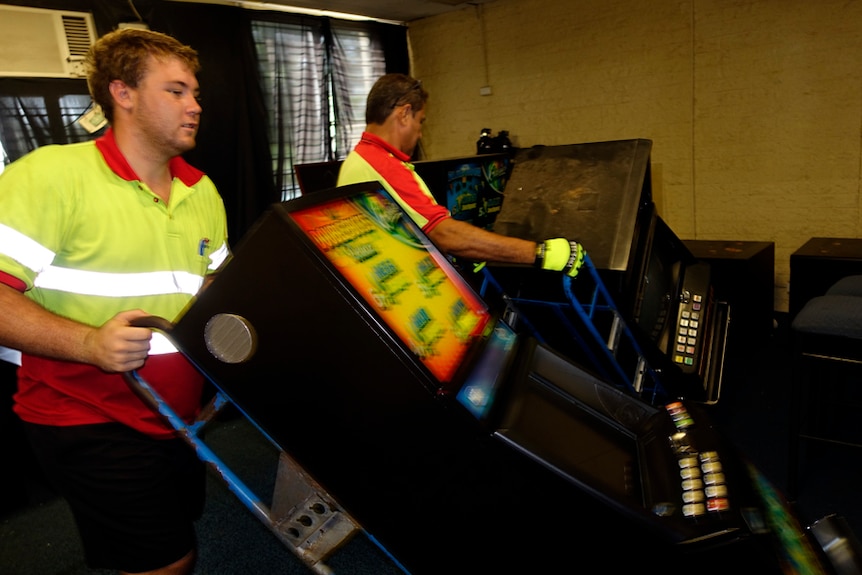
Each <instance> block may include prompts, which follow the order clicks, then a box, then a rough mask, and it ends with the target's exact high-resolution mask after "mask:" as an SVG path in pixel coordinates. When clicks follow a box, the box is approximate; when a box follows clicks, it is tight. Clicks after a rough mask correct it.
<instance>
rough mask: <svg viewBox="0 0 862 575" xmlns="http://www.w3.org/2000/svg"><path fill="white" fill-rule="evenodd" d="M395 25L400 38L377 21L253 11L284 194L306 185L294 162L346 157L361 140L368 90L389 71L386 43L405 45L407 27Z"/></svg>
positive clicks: (276, 166) (273, 150)
mask: <svg viewBox="0 0 862 575" xmlns="http://www.w3.org/2000/svg"><path fill="white" fill-rule="evenodd" d="M389 28H391V29H395V30H397V31H399V32H400V33H401V39H402V41H403V42H402V43H401V44H398V43H397V42H395V41H394V40H393V37H395V36H396V34H395V33H394V32H393V31H388V32H387V33H385V34H383V33H381V27H380V26H379V25H377V24H374V23H368V22H351V21H344V20H334V19H330V18H322V17H313V16H301V15H297V14H285V13H275V12H268V13H264V14H261V13H255V14H254V15H253V22H252V33H253V36H254V38H255V43H256V44H255V46H256V50H257V56H258V62H259V73H260V77H261V82H262V85H263V87H264V93H265V95H266V97H267V107H268V122H267V125H268V128H269V135H270V145H271V157H272V160H273V174H274V178H275V186H276V188H277V189H278V190H280V191H281V193H282V198H285V199H288V198H292V197H296V196H298V195H299V193H300V189H299V183H298V179H297V176H296V172H295V168H294V167H295V166H296V165H299V164H310V163H320V162H330V161H332V160H340V159H344V157H346V156H347V154H348V152H349V151H350V150H351V149H352V147H353V146H354V145H355V144H356V142H357V141H358V140H359V136H360V134H361V132H362V130H363V129H364V128H365V98H366V96H367V94H368V91H369V90H370V89H371V86H372V84H373V83H374V81H375V80H376V79H377V78H378V77H379V76H380V75H382V74H384V73H385V72H386V71H387V67H386V63H387V58H388V56H387V51H390V52H396V51H398V49H399V48H400V49H401V50H403V51H404V52H405V53H406V50H407V44H406V31H405V29H404V28H403V27H402V26H393V25H388V28H387V30H388V29H389ZM396 46H398V47H399V48H396ZM395 59H396V60H399V58H395Z"/></svg>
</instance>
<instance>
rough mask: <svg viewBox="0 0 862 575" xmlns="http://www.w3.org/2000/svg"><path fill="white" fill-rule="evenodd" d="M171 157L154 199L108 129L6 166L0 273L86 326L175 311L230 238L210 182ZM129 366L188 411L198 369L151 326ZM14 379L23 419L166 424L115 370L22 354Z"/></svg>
mask: <svg viewBox="0 0 862 575" xmlns="http://www.w3.org/2000/svg"><path fill="white" fill-rule="evenodd" d="M170 167H171V173H172V175H173V182H172V186H171V196H170V202H169V203H168V204H165V203H164V202H163V201H162V200H161V199H160V198H159V197H158V196H157V195H156V194H154V193H153V192H152V191H151V190H150V189H149V188H148V187H147V186H146V185H145V184H143V183H142V182H140V181H139V179H138V177H137V175H136V174H135V173H134V171H133V170H132V168H131V167H130V166H129V164H128V162H127V161H126V159H125V158H124V157H123V155H122V153H121V152H120V150H119V148H118V147H117V145H116V141H115V140H114V137H113V132H112V131H111V130H110V129H109V130H108V132H107V133H106V134H105V135H104V136H102V137H101V138H99V139H98V140H97V141H95V142H86V143H80V144H70V145H63V146H56V145H51V146H44V147H41V148H39V149H37V150H35V151H33V152H31V153H30V154H28V155H27V156H25V157H23V158H21V159H20V160H18V161H16V162H14V163H13V164H11V165H10V166H8V167H7V168H6V170H5V171H4V173H3V174H2V175H0V281H2V282H3V283H6V284H8V285H10V286H12V287H15V288H17V289H18V290H20V291H22V292H24V293H25V294H26V295H27V297H29V298H31V299H32V300H33V301H35V302H37V303H39V304H40V305H42V306H43V307H45V308H46V309H48V310H50V311H52V312H54V313H56V314H58V315H61V316H65V317H68V318H71V319H73V320H77V321H79V322H82V323H85V324H89V325H93V326H100V325H102V324H104V323H105V322H106V321H107V320H108V319H110V318H112V317H113V316H114V315H116V314H117V313H119V312H121V311H125V310H131V309H142V310H144V311H145V312H147V313H149V314H150V315H154V316H159V317H163V318H166V319H168V320H171V321H174V320H176V319H177V318H178V316H179V315H180V313H181V312H182V310H183V309H184V308H185V306H186V305H187V304H189V302H190V301H191V300H192V298H193V296H194V295H195V293H197V291H198V290H199V288H200V287H201V285H202V283H203V280H204V277H205V276H206V275H208V274H210V273H213V272H214V271H215V270H216V269H217V268H218V267H219V266H220V265H221V264H222V263H223V262H224V261H225V260H226V259H227V257H228V256H229V248H228V244H227V223H226V216H225V212H224V204H223V202H222V199H221V197H220V196H219V194H218V191H217V190H216V188H215V185H214V184H213V182H212V181H211V180H210V179H209V178H208V177H207V176H206V175H204V174H203V172H200V171H199V170H197V169H195V168H193V167H191V166H190V165H189V164H187V163H186V162H185V161H184V160H182V159H181V158H174V160H172V162H171V165H170ZM4 313H13V314H14V310H5V311H4ZM138 373H139V374H140V375H141V376H142V377H143V378H144V379H146V380H147V382H148V383H149V384H150V385H152V387H153V388H154V389H155V391H156V392H157V393H159V394H160V395H161V396H162V397H163V398H164V399H165V401H166V402H167V403H168V405H170V406H171V407H172V408H173V409H174V410H175V411H176V412H177V413H178V414H179V415H180V416H181V417H183V418H185V419H187V420H189V419H191V418H193V417H194V416H195V415H196V413H197V411H198V409H199V407H200V393H201V389H202V386H203V376H202V375H201V374H200V373H199V372H198V371H197V370H196V369H194V367H193V366H191V365H190V364H189V362H188V361H187V360H186V359H185V358H184V357H183V356H182V354H181V353H178V352H177V350H176V349H174V348H173V347H172V346H170V344H169V343H168V342H167V340H166V339H165V338H163V337H161V338H160V337H159V334H155V335H154V337H153V341H152V342H151V351H150V357H149V358H148V359H147V362H146V364H145V366H144V367H143V368H141V369H140V370H138ZM18 380H19V381H18V392H17V393H16V394H15V407H14V409H15V412H16V413H18V415H19V416H20V417H21V418H22V419H23V420H25V421H29V422H32V423H40V424H48V425H78V424H89V423H103V422H109V421H119V422H122V423H125V424H127V425H129V426H131V427H133V428H135V429H138V430H139V431H142V432H144V433H147V434H149V435H152V436H156V437H168V436H171V435H172V434H173V433H172V429H171V428H170V427H169V426H168V425H167V424H165V423H164V422H163V421H162V420H161V418H160V416H158V415H157V414H155V413H154V412H153V411H152V410H151V409H150V408H149V407H147V406H146V405H144V403H143V402H142V401H141V400H140V399H139V398H138V397H137V396H135V395H134V394H133V393H131V392H130V390H129V389H128V386H127V384H126V383H125V381H124V380H123V377H122V375H120V374H107V373H104V372H103V371H101V370H100V369H98V368H97V367H95V366H91V365H84V364H78V363H72V362H65V361H56V360H50V359H45V358H42V357H34V356H31V355H29V354H26V353H25V354H23V355H22V358H21V367H20V369H19V372H18Z"/></svg>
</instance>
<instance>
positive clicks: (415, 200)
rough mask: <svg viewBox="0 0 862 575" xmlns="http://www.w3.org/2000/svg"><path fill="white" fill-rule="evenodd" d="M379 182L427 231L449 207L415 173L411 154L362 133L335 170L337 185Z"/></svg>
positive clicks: (378, 138) (445, 216) (372, 135)
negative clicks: (435, 196)
mask: <svg viewBox="0 0 862 575" xmlns="http://www.w3.org/2000/svg"><path fill="white" fill-rule="evenodd" d="M373 181H378V182H380V183H381V184H382V185H383V187H384V188H385V189H386V191H388V192H389V194H390V195H391V196H392V198H393V199H394V200H395V201H396V202H398V204H399V205H400V206H401V207H402V208H403V209H404V211H406V212H407V215H409V216H410V219H412V220H413V221H414V222H416V224H417V225H418V226H419V227H420V228H422V231H424V232H425V233H426V234H427V233H428V232H430V231H431V230H432V229H434V227H435V226H436V225H437V224H439V223H440V222H441V221H443V220H444V219H446V218H449V217H451V215H450V213H449V210H448V209H446V207H445V206H441V205H440V204H438V203H437V201H436V200H435V199H434V196H433V194H432V193H431V191H430V190H429V189H428V186H427V185H426V184H425V181H424V180H423V179H422V178H421V177H420V176H419V174H417V173H416V171H415V169H414V168H413V164H411V163H410V156H408V155H407V154H405V153H404V152H402V151H401V150H398V149H397V148H394V147H393V146H391V145H389V143H388V142H386V141H385V140H383V139H382V138H380V137H378V136H376V135H374V134H370V133H368V132H363V133H362V138H361V139H360V140H359V143H358V144H356V147H355V148H353V150H352V151H351V152H350V153H349V154H348V155H347V157H346V158H345V159H344V162H342V164H341V168H340V169H339V171H338V185H339V186H345V185H347V184H358V183H360V182H373Z"/></svg>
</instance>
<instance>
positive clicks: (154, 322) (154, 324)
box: [129, 315, 174, 333]
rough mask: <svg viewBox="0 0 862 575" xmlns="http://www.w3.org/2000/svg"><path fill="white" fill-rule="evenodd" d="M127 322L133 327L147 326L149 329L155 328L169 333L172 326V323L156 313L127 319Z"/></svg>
mask: <svg viewBox="0 0 862 575" xmlns="http://www.w3.org/2000/svg"><path fill="white" fill-rule="evenodd" d="M129 324H130V325H132V326H133V327H149V328H151V329H157V330H159V331H163V332H165V333H169V332H170V331H171V330H172V329H173V328H174V324H173V323H171V322H170V321H168V320H166V319H165V318H163V317H159V316H157V315H147V316H142V317H137V318H135V319H133V320H131V321H129Z"/></svg>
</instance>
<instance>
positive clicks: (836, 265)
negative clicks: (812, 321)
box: [789, 237, 862, 321]
mask: <svg viewBox="0 0 862 575" xmlns="http://www.w3.org/2000/svg"><path fill="white" fill-rule="evenodd" d="M858 274H862V239H858V238H822V237H816V238H811V239H809V240H808V241H807V242H805V244H803V245H802V246H801V247H800V248H799V249H798V250H796V251H795V252H793V253H792V254H790V304H789V315H790V320H791V321H793V318H794V317H796V314H797V313H799V310H801V309H802V308H803V307H804V306H805V303H806V302H807V301H808V300H810V299H811V298H813V297H817V296H820V295H823V294H824V293H826V290H827V289H829V287H830V286H831V285H832V284H834V283H835V282H837V281H838V280H840V279H841V278H843V277H846V276H850V275H858Z"/></svg>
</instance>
